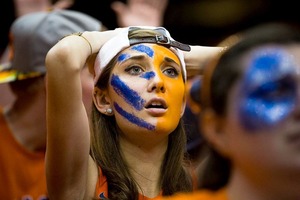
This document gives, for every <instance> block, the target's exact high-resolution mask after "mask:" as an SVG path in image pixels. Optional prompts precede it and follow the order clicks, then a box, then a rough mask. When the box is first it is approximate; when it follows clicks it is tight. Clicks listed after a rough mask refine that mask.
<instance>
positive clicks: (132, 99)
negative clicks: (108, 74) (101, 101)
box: [110, 74, 145, 110]
mask: <svg viewBox="0 0 300 200" xmlns="http://www.w3.org/2000/svg"><path fill="white" fill-rule="evenodd" d="M110 84H111V85H112V87H113V88H114V90H115V92H116V93H117V94H118V95H120V96H122V97H123V98H124V100H125V101H126V102H127V103H128V104H130V105H132V106H133V107H134V108H135V109H137V110H141V109H142V108H143V107H144V103H145V100H144V99H142V98H141V97H140V95H139V94H138V93H137V92H136V91H134V90H132V89H130V88H129V87H128V86H127V85H126V84H125V83H124V82H123V81H121V79H120V78H119V77H118V76H116V75H114V74H113V75H112V78H111V82H110Z"/></svg>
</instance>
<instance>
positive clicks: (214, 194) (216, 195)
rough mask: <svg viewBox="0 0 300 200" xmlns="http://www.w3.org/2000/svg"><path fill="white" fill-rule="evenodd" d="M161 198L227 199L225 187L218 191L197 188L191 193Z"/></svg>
mask: <svg viewBox="0 0 300 200" xmlns="http://www.w3.org/2000/svg"><path fill="white" fill-rule="evenodd" d="M161 200H228V197H227V192H226V189H221V190H218V191H210V190H198V191H195V192H192V193H178V194H176V195H174V196H172V197H164V198H161Z"/></svg>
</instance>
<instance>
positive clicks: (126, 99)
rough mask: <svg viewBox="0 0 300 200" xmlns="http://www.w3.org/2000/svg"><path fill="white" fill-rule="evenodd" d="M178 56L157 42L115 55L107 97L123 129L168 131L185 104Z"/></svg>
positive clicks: (183, 85)
mask: <svg viewBox="0 0 300 200" xmlns="http://www.w3.org/2000/svg"><path fill="white" fill-rule="evenodd" d="M182 73H183V72H182V68H181V65H180V61H179V59H178V57H177V56H176V55H175V54H174V53H173V52H172V51H171V50H170V49H168V48H165V47H163V46H160V45H156V44H138V45H134V46H131V47H129V48H127V49H125V50H124V51H122V53H121V54H120V55H119V56H118V58H117V64H116V66H115V67H114V69H113V71H112V74H111V77H110V82H109V96H110V98H111V101H112V107H113V110H114V114H115V116H116V120H117V124H118V126H119V127H120V128H121V130H122V131H123V132H126V131H132V130H133V129H134V130H137V131H139V132H144V131H146V132H149V131H150V132H155V133H158V134H166V133H167V134H169V133H171V132H172V131H173V130H174V129H175V128H176V127H177V125H178V123H179V120H180V118H181V115H182V113H183V110H184V107H185V83H184V80H183V75H182Z"/></svg>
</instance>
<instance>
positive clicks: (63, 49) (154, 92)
mask: <svg viewBox="0 0 300 200" xmlns="http://www.w3.org/2000/svg"><path fill="white" fill-rule="evenodd" d="M193 48H194V47H193ZM200 49H201V48H200ZM207 49H208V52H213V51H215V52H217V51H219V48H216V49H215V50H212V49H209V47H208V48H207ZM182 50H183V51H189V50H190V46H189V45H186V44H182V43H179V42H177V41H175V40H174V39H173V38H172V37H171V36H170V34H169V32H168V31H167V30H166V29H164V28H162V27H127V28H120V29H116V30H112V31H104V32H84V33H83V34H82V33H79V34H73V35H70V36H67V37H64V38H63V39H62V40H60V41H59V42H58V43H57V44H56V45H55V46H54V47H53V48H52V49H51V50H50V51H49V52H48V55H47V57H46V66H47V134H48V137H47V141H48V143H47V152H46V174H47V184H48V189H49V196H50V199H56V200H60V199H73V200H74V199H92V198H95V199H99V198H100V199H105V198H108V199H112V200H113V199H118V200H122V199H126V200H134V199H136V200H137V199H143V200H146V199H156V198H158V197H160V196H165V195H172V194H174V193H175V192H179V191H191V190H192V189H193V184H192V178H191V176H190V173H189V170H188V168H187V167H188V166H186V165H185V158H184V153H185V145H186V136H185V132H184V130H183V125H182V122H181V117H182V115H183V112H184V108H185V81H186V77H187V75H186V68H185V61H184V57H183V53H182ZM198 50H199V49H198ZM205 50H206V48H205V47H204V51H205ZM210 50H211V51H210ZM97 52H99V53H97ZM196 52H197V51H196ZM209 54H210V53H208V54H207V55H209ZM207 57H209V56H207ZM94 60H95V62H94ZM187 60H188V63H191V65H194V64H195V62H194V61H195V60H197V59H195V55H192V54H190V56H187ZM87 61H88V63H89V65H90V67H91V68H90V71H91V73H93V74H94V83H95V87H94V93H93V108H92V111H91V112H92V113H91V116H90V119H91V122H90V123H89V121H88V116H87V114H86V111H85V107H84V106H83V103H82V100H81V99H82V91H81V81H80V71H81V69H82V68H83V66H84V65H85V63H86V62H87ZM94 63H95V64H94Z"/></svg>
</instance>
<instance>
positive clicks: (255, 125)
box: [238, 48, 297, 131]
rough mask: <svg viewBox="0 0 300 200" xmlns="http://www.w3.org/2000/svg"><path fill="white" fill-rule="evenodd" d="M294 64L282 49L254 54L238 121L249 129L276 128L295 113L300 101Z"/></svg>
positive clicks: (244, 82)
mask: <svg viewBox="0 0 300 200" xmlns="http://www.w3.org/2000/svg"><path fill="white" fill-rule="evenodd" d="M293 61H294V60H293V58H292V57H291V56H290V54H288V53H287V52H286V51H284V50H280V49H270V48H268V49H263V50H259V51H258V52H256V53H255V55H254V57H253V59H252V61H251V63H250V66H249V69H248V71H247V72H246V75H245V80H244V81H243V83H242V87H241V90H240V94H241V95H240V96H241V98H242V99H241V103H240V104H239V108H238V110H239V119H240V122H241V124H242V125H243V126H244V127H245V128H246V129H248V130H252V131H255V130H258V129H264V128H267V127H271V126H274V125H275V124H277V123H278V122H280V121H281V120H283V119H285V118H286V117H287V116H288V115H289V114H290V113H291V112H292V110H293V108H294V106H295V103H296V99H297V82H296V78H295V74H296V65H295V63H294V62H293Z"/></svg>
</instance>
